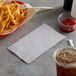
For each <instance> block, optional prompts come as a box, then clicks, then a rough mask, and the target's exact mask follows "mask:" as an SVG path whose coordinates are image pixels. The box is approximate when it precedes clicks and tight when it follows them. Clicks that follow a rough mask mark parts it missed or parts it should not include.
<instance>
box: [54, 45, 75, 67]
mask: <svg viewBox="0 0 76 76" xmlns="http://www.w3.org/2000/svg"><path fill="white" fill-rule="evenodd" d="M65 48H72V49H75V50H76V48H75V47H72V46H68V47H63V48H59V49H57V50H56V51H55V52H54V55H53V57H54V61H55V62H56V64H58V65H60V66H62V67H66V68H76V64H62V63H60V62H58V61H57V59H56V55H57V54H58V53H59V52H60V50H61V49H65Z"/></svg>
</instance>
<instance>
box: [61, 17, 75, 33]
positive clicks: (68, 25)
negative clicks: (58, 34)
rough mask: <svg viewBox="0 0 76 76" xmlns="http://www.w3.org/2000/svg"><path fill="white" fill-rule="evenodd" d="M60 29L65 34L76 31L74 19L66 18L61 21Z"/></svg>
mask: <svg viewBox="0 0 76 76" xmlns="http://www.w3.org/2000/svg"><path fill="white" fill-rule="evenodd" d="M61 23H62V24H61V25H60V28H61V29H62V30H63V31H65V32H72V31H74V30H75V28H74V26H75V24H76V22H75V21H74V20H73V19H72V18H66V19H64V20H62V21H61Z"/></svg>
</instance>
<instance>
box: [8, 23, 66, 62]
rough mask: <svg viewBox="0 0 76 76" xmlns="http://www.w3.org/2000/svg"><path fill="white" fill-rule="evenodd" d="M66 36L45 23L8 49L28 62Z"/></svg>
mask: <svg viewBox="0 0 76 76" xmlns="http://www.w3.org/2000/svg"><path fill="white" fill-rule="evenodd" d="M64 38H65V36H63V35H61V34H60V33H58V32H56V31H55V30H54V29H52V28H51V27H50V26H48V25H47V24H43V25H41V26H40V27H38V28H37V29H35V30H34V31H32V32H31V33H29V34H28V35H26V36H24V37H23V38H22V39H20V40H19V41H17V42H16V43H14V44H13V45H11V46H10V47H8V49H9V50H10V51H11V52H13V53H15V54H16V55H17V56H18V57H20V58H21V59H22V60H24V61H25V62H26V63H30V62H32V61H33V60H35V59H36V58H37V57H39V56H40V55H41V54H43V53H44V52H46V51H47V50H48V49H49V48H51V47H52V46H54V45H55V44H57V43H58V42H59V41H61V40H63V39H64Z"/></svg>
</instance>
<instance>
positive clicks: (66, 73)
mask: <svg viewBox="0 0 76 76" xmlns="http://www.w3.org/2000/svg"><path fill="white" fill-rule="evenodd" d="M65 48H72V49H75V50H76V48H74V47H65ZM65 48H60V49H57V50H56V51H55V52H54V60H55V62H56V68H57V76H76V64H62V63H60V62H59V61H58V60H57V59H56V56H57V55H58V54H59V53H60V51H61V50H63V49H65Z"/></svg>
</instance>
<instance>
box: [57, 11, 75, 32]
mask: <svg viewBox="0 0 76 76" xmlns="http://www.w3.org/2000/svg"><path fill="white" fill-rule="evenodd" d="M67 18H71V19H72V20H74V21H76V20H75V19H74V18H72V16H71V14H70V12H64V13H62V14H60V15H59V17H58V22H59V24H60V28H61V29H62V30H63V31H65V32H72V31H74V30H75V29H76V24H74V25H65V24H63V23H62V22H61V21H63V20H65V19H67Z"/></svg>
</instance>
